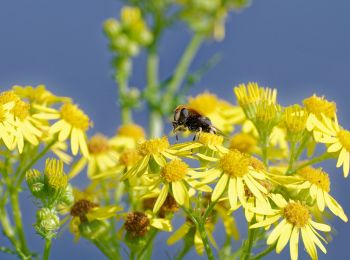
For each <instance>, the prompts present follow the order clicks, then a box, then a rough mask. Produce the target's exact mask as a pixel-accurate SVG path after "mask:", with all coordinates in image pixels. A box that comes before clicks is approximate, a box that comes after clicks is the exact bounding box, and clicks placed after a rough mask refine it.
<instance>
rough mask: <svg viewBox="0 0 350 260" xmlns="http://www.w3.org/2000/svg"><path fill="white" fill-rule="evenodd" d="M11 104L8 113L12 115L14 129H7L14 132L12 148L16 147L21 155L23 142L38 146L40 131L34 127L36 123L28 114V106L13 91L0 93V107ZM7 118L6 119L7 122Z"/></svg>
mask: <svg viewBox="0 0 350 260" xmlns="http://www.w3.org/2000/svg"><path fill="white" fill-rule="evenodd" d="M8 103H13V107H12V108H11V110H10V113H11V114H12V115H13V119H14V122H13V126H14V128H13V129H11V128H7V130H8V131H11V130H14V132H12V133H11V134H12V136H13V138H14V141H13V143H14V146H16V145H17V147H18V151H19V153H22V151H23V147H24V141H25V140H26V141H28V142H29V143H31V144H32V145H35V146H36V145H38V144H39V138H40V137H41V135H42V133H41V131H40V130H39V129H38V128H37V127H36V126H35V124H37V123H38V122H36V121H35V119H34V118H33V117H32V115H31V114H30V104H28V103H26V102H24V101H22V100H21V99H20V98H19V97H18V96H17V95H16V94H15V93H14V92H13V91H6V92H2V93H0V105H5V104H8ZM8 119H9V118H7V120H8Z"/></svg>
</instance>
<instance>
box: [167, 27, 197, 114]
mask: <svg viewBox="0 0 350 260" xmlns="http://www.w3.org/2000/svg"><path fill="white" fill-rule="evenodd" d="M203 39H204V37H203V35H202V34H200V33H197V34H195V35H194V36H193V37H192V39H191V41H190V43H189V44H188V46H187V48H186V50H185V52H184V53H183V55H182V57H181V59H180V61H179V63H178V65H177V67H176V69H175V72H174V75H173V77H172V79H171V81H170V83H169V85H168V86H167V92H166V93H165V94H164V96H163V99H162V102H164V104H165V105H168V106H169V105H171V104H172V102H171V101H172V100H173V98H174V95H175V94H176V91H177V90H178V89H179V88H180V86H181V84H182V82H183V80H184V78H185V76H186V74H187V71H188V69H189V67H190V65H191V63H192V60H193V58H194V56H195V54H196V53H197V51H198V49H199V47H200V46H201V43H202V42H203ZM168 109H172V108H171V107H169V108H168Z"/></svg>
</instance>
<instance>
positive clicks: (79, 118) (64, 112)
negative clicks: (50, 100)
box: [60, 103, 90, 131]
mask: <svg viewBox="0 0 350 260" xmlns="http://www.w3.org/2000/svg"><path fill="white" fill-rule="evenodd" d="M60 114H61V118H62V119H64V120H65V121H67V122H68V123H69V124H70V125H72V126H73V127H75V128H78V129H81V130H83V131H86V130H88V129H89V126H90V121H89V117H88V116H87V115H86V114H85V113H84V112H83V111H82V110H81V109H79V108H78V106H76V105H73V104H71V103H66V104H64V105H63V106H62V107H61V110H60Z"/></svg>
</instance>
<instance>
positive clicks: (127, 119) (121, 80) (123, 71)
mask: <svg viewBox="0 0 350 260" xmlns="http://www.w3.org/2000/svg"><path fill="white" fill-rule="evenodd" d="M130 66H131V64H130V61H129V59H128V58H123V57H120V58H119V60H118V61H117V65H116V72H115V81H116V83H117V85H118V96H119V104H120V110H121V120H122V124H128V123H131V122H132V121H133V120H132V113H131V108H130V106H129V104H127V101H126V100H125V99H126V98H127V97H128V91H129V87H128V79H129V74H130Z"/></svg>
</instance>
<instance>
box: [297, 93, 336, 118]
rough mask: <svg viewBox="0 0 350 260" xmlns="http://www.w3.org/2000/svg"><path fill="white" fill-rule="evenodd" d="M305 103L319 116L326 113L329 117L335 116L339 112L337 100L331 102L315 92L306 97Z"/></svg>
mask: <svg viewBox="0 0 350 260" xmlns="http://www.w3.org/2000/svg"><path fill="white" fill-rule="evenodd" d="M303 104H304V106H305V108H306V110H307V111H308V112H309V113H313V114H315V115H317V116H320V115H321V114H324V115H325V116H327V117H330V118H333V117H334V116H335V113H336V112H337V107H336V104H335V102H330V101H328V100H327V99H325V98H324V97H318V96H316V95H315V94H314V95H313V96H311V97H308V98H306V99H304V100H303Z"/></svg>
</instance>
